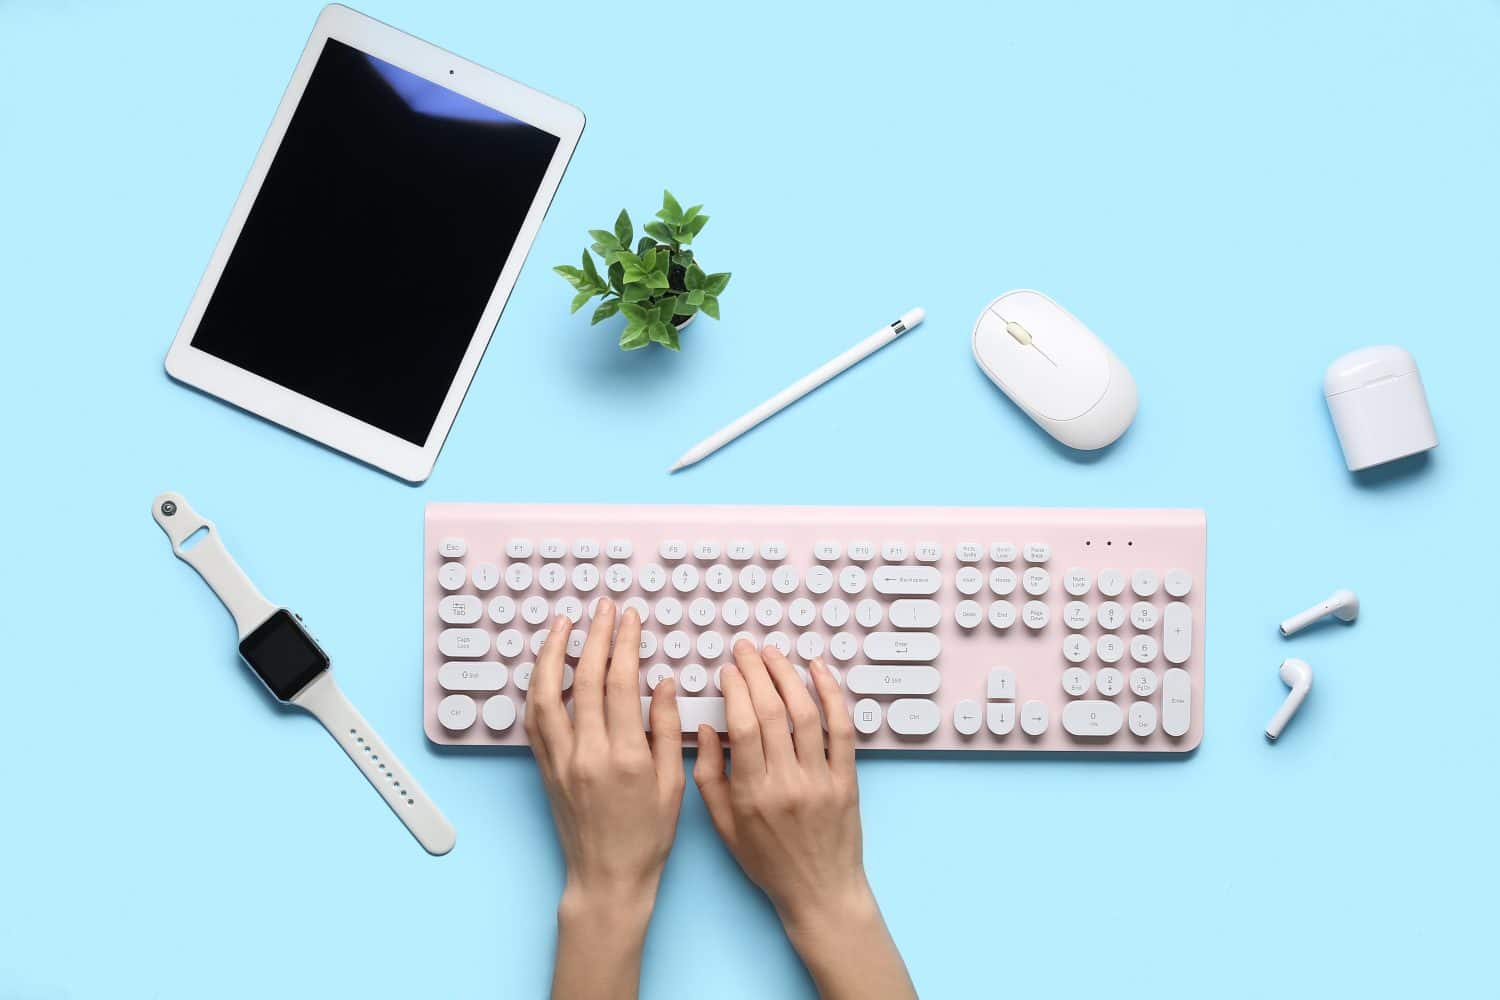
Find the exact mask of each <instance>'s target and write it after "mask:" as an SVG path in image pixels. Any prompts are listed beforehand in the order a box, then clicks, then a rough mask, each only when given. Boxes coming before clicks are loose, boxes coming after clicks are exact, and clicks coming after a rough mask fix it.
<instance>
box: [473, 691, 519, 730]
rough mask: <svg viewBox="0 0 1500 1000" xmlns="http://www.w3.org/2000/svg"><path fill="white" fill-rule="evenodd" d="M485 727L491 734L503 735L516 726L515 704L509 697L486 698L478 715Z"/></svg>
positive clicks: (502, 695)
mask: <svg viewBox="0 0 1500 1000" xmlns="http://www.w3.org/2000/svg"><path fill="white" fill-rule="evenodd" d="M480 714H481V716H482V718H483V719H484V724H485V726H486V727H487V728H488V729H490V731H492V732H496V733H503V732H505V731H507V730H508V729H510V727H511V726H514V725H515V724H516V703H515V702H513V701H511V700H510V696H509V695H504V694H497V695H495V697H493V698H487V699H485V702H484V710H483V711H482V712H481V713H480Z"/></svg>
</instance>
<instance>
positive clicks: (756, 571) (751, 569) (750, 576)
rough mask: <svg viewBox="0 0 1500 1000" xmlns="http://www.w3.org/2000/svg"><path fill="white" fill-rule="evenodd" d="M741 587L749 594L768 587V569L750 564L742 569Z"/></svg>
mask: <svg viewBox="0 0 1500 1000" xmlns="http://www.w3.org/2000/svg"><path fill="white" fill-rule="evenodd" d="M740 589H741V590H743V591H744V592H745V593H747V594H758V593H760V592H761V591H762V590H765V589H766V571H765V570H763V569H761V568H760V567H759V566H755V565H750V566H746V567H745V568H744V569H742V570H740Z"/></svg>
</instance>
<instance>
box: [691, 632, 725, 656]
mask: <svg viewBox="0 0 1500 1000" xmlns="http://www.w3.org/2000/svg"><path fill="white" fill-rule="evenodd" d="M695 648H696V649H697V650H698V655H699V656H701V657H703V658H704V659H705V660H717V659H718V658H719V657H721V656H723V655H724V633H722V632H714V631H712V630H710V631H707V632H700V633H699V634H698V642H697V644H696V647H695Z"/></svg>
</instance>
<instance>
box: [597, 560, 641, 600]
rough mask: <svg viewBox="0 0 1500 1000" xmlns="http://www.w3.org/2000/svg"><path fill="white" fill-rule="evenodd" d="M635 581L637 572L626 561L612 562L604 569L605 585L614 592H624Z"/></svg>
mask: <svg viewBox="0 0 1500 1000" xmlns="http://www.w3.org/2000/svg"><path fill="white" fill-rule="evenodd" d="M634 582H635V574H634V573H632V572H631V571H630V567H629V566H626V565H625V564H624V563H611V564H610V566H609V568H608V569H606V570H605V571H604V585H605V586H606V587H608V588H609V592H610V593H612V594H623V593H625V591H627V590H629V589H630V585H631V584H632V583H634Z"/></svg>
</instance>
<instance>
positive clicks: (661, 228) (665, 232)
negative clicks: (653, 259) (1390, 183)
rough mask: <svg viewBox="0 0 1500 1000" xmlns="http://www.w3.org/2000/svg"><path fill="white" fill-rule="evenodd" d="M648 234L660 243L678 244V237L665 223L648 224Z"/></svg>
mask: <svg viewBox="0 0 1500 1000" xmlns="http://www.w3.org/2000/svg"><path fill="white" fill-rule="evenodd" d="M645 228H646V232H648V233H650V234H651V236H652V237H654V238H655V239H656V241H657V242H658V243H676V242H677V237H676V235H675V234H674V233H673V232H672V230H670V229H668V228H667V224H666V223H665V222H648V223H646V227H645Z"/></svg>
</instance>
